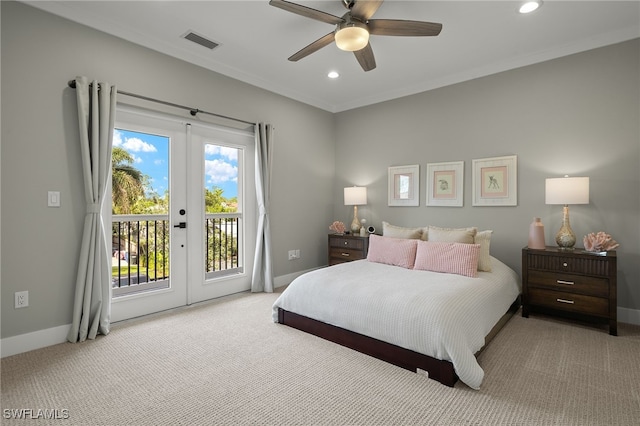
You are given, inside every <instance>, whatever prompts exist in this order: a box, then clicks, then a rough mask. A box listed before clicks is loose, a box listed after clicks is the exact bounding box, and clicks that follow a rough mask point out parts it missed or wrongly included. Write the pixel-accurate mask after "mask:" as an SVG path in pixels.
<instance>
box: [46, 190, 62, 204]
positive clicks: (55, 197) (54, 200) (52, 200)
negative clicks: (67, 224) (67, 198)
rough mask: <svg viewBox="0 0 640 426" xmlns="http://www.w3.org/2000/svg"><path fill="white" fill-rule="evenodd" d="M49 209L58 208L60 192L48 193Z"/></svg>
mask: <svg viewBox="0 0 640 426" xmlns="http://www.w3.org/2000/svg"><path fill="white" fill-rule="evenodd" d="M48 206H49V207H60V191H49V201H48Z"/></svg>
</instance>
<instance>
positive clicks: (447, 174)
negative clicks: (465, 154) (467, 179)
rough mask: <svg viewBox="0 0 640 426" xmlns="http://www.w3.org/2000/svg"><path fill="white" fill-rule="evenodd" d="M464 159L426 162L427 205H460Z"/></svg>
mask: <svg viewBox="0 0 640 426" xmlns="http://www.w3.org/2000/svg"><path fill="white" fill-rule="evenodd" d="M463 188H464V161H453V162H448V163H429V164H427V206H445V207H462V205H463V200H464V193H463Z"/></svg>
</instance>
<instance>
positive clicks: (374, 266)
mask: <svg viewBox="0 0 640 426" xmlns="http://www.w3.org/2000/svg"><path fill="white" fill-rule="evenodd" d="M491 260H492V269H493V271H492V272H479V273H478V277H477V278H468V277H464V276H460V275H454V274H443V273H437V272H429V271H416V270H410V269H404V268H400V267H397V266H390V265H384V264H381V263H373V262H369V261H367V260H360V261H355V262H348V263H343V264H340V265H335V266H331V267H328V268H323V269H317V270H314V271H311V272H308V273H306V274H304V275H302V276H300V277H298V278H296V279H295V280H294V281H293V282H292V283H291V284H290V285H289V287H287V289H286V290H285V291H284V292H283V293H282V295H280V297H279V298H278V299H277V300H276V301H275V303H274V305H273V321H274V322H277V321H278V308H282V309H285V310H287V311H290V312H294V313H297V314H300V315H304V316H306V317H309V318H313V319H316V320H319V321H322V322H325V323H328V324H332V325H336V326H339V327H342V328H345V329H348V330H351V331H354V332H357V333H360V334H364V335H366V336H369V337H373V338H376V339H379V340H382V341H385V342H389V343H392V344H394V345H397V346H401V347H403V348H406V349H411V350H413V351H416V352H419V353H422V354H426V355H429V356H431V357H433V358H437V359H441V360H447V361H451V362H452V363H453V366H454V369H455V371H456V374H457V375H458V377H459V378H460V380H462V381H463V382H464V383H466V384H467V385H468V386H469V387H471V388H473V389H479V388H480V384H481V383H482V379H483V377H484V371H483V370H482V368H481V367H480V365H479V364H478V362H477V360H476V358H475V356H474V354H475V353H476V352H477V351H479V350H480V349H481V348H482V346H483V345H484V342H485V337H486V335H487V334H488V333H489V332H490V331H491V329H492V328H493V326H494V325H495V324H496V322H497V321H498V320H499V319H500V317H501V316H502V315H504V313H505V312H506V311H507V310H508V309H509V306H511V304H512V303H513V301H514V300H515V299H516V298H517V296H518V294H520V280H519V278H518V275H517V274H516V273H515V271H513V270H512V269H511V268H509V267H508V266H507V265H505V264H504V263H502V262H500V261H499V260H497V259H496V258H492V259H491Z"/></svg>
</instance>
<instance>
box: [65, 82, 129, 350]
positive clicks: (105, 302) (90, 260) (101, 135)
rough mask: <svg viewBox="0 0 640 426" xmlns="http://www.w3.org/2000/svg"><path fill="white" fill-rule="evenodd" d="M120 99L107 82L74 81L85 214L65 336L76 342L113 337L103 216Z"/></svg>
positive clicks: (108, 245) (108, 236)
mask: <svg viewBox="0 0 640 426" xmlns="http://www.w3.org/2000/svg"><path fill="white" fill-rule="evenodd" d="M116 94H117V90H116V87H115V86H110V85H109V84H108V83H98V82H97V81H93V82H92V83H89V82H88V81H87V78H86V77H77V78H76V98H77V103H78V124H79V129H80V151H81V155H82V172H83V176H84V197H85V201H86V203H87V212H86V215H85V218H84V231H83V235H82V245H81V248H80V257H79V260H78V274H77V278H76V292H75V301H74V306H73V322H72V324H71V330H70V331H69V335H68V336H67V339H68V340H69V341H70V342H73V343H75V342H82V341H84V340H86V339H95V338H96V335H97V334H98V333H101V334H108V333H109V327H110V317H111V262H110V257H111V256H110V253H111V231H110V230H111V226H107V227H106V228H105V224H104V223H103V218H102V213H101V211H102V206H103V204H104V203H105V202H106V200H105V196H104V195H105V191H106V188H107V182H108V180H107V179H109V177H110V176H111V146H112V143H113V123H114V118H115V110H116ZM109 208H110V206H109ZM105 230H109V232H108V233H105Z"/></svg>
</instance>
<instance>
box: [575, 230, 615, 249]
mask: <svg viewBox="0 0 640 426" xmlns="http://www.w3.org/2000/svg"><path fill="white" fill-rule="evenodd" d="M582 242H583V243H584V248H585V250H587V251H609V250H613V249H615V248H616V247H618V246H619V245H620V244H618V243H617V242H616V240H614V239H613V238H611V235H609V234H607V233H606V232H602V231H600V232H598V233H594V232H591V233H590V234H587V235H585V236H584V238H583V240H582Z"/></svg>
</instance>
